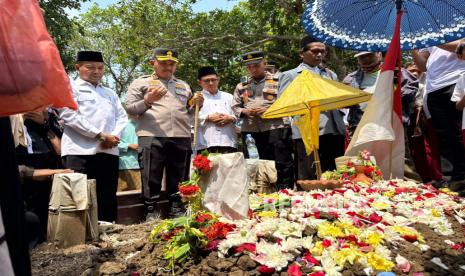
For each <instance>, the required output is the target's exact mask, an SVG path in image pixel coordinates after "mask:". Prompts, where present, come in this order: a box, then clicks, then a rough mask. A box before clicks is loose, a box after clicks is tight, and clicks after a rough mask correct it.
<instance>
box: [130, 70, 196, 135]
mask: <svg viewBox="0 0 465 276" xmlns="http://www.w3.org/2000/svg"><path fill="white" fill-rule="evenodd" d="M157 82H161V83H162V84H163V85H164V86H165V87H166V88H167V89H168V92H167V93H166V94H165V95H164V96H163V97H162V98H161V99H160V100H159V101H156V102H154V103H153V104H152V106H151V107H147V106H146V105H145V103H144V95H145V94H146V93H147V91H148V88H149V87H150V86H151V85H155V84H156V83H157ZM191 97H192V92H191V89H190V87H189V85H188V84H187V83H185V82H184V81H182V80H180V79H177V78H175V77H173V78H172V79H170V80H161V79H158V78H157V77H156V76H155V75H145V76H142V77H140V78H138V79H136V80H134V81H133V82H132V83H131V85H130V86H129V89H128V93H127V99H126V110H127V112H128V113H129V114H131V115H138V116H140V117H139V119H138V120H137V129H136V132H137V136H154V137H185V138H189V137H191V126H190V125H191V119H192V108H190V107H189V106H188V100H189V99H190V98H191Z"/></svg>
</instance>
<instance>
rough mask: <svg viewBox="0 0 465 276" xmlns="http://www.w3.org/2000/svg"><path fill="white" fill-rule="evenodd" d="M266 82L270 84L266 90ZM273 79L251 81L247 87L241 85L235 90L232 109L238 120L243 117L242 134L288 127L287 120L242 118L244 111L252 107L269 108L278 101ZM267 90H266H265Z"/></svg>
mask: <svg viewBox="0 0 465 276" xmlns="http://www.w3.org/2000/svg"><path fill="white" fill-rule="evenodd" d="M265 81H268V82H270V83H269V84H268V85H267V86H269V87H271V88H267V89H265ZM272 81H273V80H272V79H265V78H263V79H260V80H254V79H252V78H251V79H250V81H249V83H248V84H247V86H243V85H242V83H239V84H238V85H237V86H236V89H235V90H234V97H233V106H232V109H233V111H234V113H235V114H236V117H237V118H240V117H242V118H243V123H242V129H241V130H242V132H264V131H268V130H272V129H276V128H282V127H284V126H286V125H288V124H289V123H288V120H287V118H284V119H283V118H278V119H263V118H262V117H261V116H253V117H252V118H246V117H244V116H241V114H242V110H244V109H245V108H251V107H266V108H269V107H270V106H271V105H272V104H273V103H274V102H275V101H276V95H277V94H276V93H277V91H276V88H273V83H271V82H272ZM264 89H265V90H264Z"/></svg>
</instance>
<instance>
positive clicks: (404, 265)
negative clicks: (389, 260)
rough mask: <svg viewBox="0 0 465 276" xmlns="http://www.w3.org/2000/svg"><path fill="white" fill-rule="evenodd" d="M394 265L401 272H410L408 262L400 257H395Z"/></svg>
mask: <svg viewBox="0 0 465 276" xmlns="http://www.w3.org/2000/svg"><path fill="white" fill-rule="evenodd" d="M396 264H397V267H398V268H400V269H401V270H402V272H404V273H407V272H409V271H410V262H409V261H408V260H407V259H406V258H404V257H402V256H401V255H397V257H396Z"/></svg>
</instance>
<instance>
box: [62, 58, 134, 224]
mask: <svg viewBox="0 0 465 276" xmlns="http://www.w3.org/2000/svg"><path fill="white" fill-rule="evenodd" d="M75 68H76V70H77V71H78V73H79V77H78V78H77V79H76V80H75V81H74V82H73V83H72V87H73V96H74V99H75V100H76V102H77V103H78V105H79V108H78V110H77V111H74V110H71V109H68V108H64V109H62V110H61V112H60V117H61V118H62V119H63V121H64V125H65V129H64V133H63V138H62V141H61V148H62V153H61V155H62V157H63V159H64V163H65V167H66V168H69V169H72V170H74V171H75V172H79V173H85V174H87V177H88V178H89V179H96V181H97V204H98V219H99V220H103V221H110V222H112V221H116V215H117V202H116V189H117V187H118V165H119V157H118V156H119V151H118V147H117V146H118V143H119V140H120V139H119V137H120V135H121V133H122V131H123V130H124V128H125V127H126V124H127V121H128V118H127V115H126V112H125V111H124V109H123V107H122V105H121V102H120V100H119V98H118V96H117V95H116V93H115V92H114V91H113V90H111V89H110V88H107V87H104V86H102V85H100V84H99V82H100V80H101V79H102V77H103V72H104V65H103V57H102V54H101V53H100V52H93V51H81V52H78V55H77V59H76V64H75Z"/></svg>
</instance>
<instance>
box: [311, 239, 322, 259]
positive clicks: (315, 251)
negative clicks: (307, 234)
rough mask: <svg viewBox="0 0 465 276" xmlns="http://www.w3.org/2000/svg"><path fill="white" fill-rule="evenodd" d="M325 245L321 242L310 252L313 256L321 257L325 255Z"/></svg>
mask: <svg viewBox="0 0 465 276" xmlns="http://www.w3.org/2000/svg"><path fill="white" fill-rule="evenodd" d="M323 250H324V247H323V243H322V242H321V241H319V242H316V243H315V246H314V247H313V248H312V249H311V250H310V251H311V252H312V255H313V256H321V255H322V254H323Z"/></svg>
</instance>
